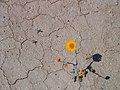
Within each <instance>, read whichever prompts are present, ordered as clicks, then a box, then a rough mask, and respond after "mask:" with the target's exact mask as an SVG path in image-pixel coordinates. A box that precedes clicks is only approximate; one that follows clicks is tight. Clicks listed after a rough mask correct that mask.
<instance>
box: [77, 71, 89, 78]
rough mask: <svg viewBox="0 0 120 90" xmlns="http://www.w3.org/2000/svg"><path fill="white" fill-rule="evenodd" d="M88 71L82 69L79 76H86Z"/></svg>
mask: <svg viewBox="0 0 120 90" xmlns="http://www.w3.org/2000/svg"><path fill="white" fill-rule="evenodd" d="M86 74H87V72H86V71H85V70H80V71H79V76H80V77H86Z"/></svg>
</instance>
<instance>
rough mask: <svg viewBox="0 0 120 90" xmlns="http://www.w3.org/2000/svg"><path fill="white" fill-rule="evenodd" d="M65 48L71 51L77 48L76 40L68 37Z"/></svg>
mask: <svg viewBox="0 0 120 90" xmlns="http://www.w3.org/2000/svg"><path fill="white" fill-rule="evenodd" d="M65 49H66V50H67V51H69V52H73V51H75V50H76V49H77V42H76V40H73V39H69V40H67V42H66V45H65Z"/></svg>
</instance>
